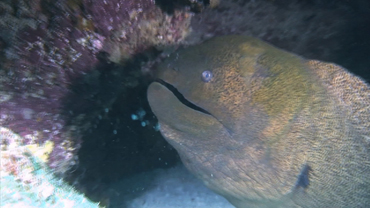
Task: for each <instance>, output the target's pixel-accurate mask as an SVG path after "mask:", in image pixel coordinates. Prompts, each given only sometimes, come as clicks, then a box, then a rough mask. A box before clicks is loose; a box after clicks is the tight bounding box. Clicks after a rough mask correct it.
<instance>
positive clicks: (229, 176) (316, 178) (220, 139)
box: [148, 36, 370, 208]
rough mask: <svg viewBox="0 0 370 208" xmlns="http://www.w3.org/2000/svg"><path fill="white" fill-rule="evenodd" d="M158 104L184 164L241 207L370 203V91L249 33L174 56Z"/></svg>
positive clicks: (160, 78)
mask: <svg viewBox="0 0 370 208" xmlns="http://www.w3.org/2000/svg"><path fill="white" fill-rule="evenodd" d="M156 76H157V81H155V82H153V83H152V84H151V85H150V86H149V88H148V100H149V103H150V106H151V108H152V110H153V112H154V114H155V115H156V116H157V118H158V121H159V124H160V131H161V133H162V135H163V136H164V138H165V139H166V140H167V141H168V142H169V143H170V144H171V145H172V146H173V147H174V148H175V149H176V150H177V151H178V153H179V155H180V157H181V160H182V162H183V164H184V165H185V166H186V167H187V169H189V170H190V171H191V172H192V173H193V174H194V175H195V176H197V177H198V178H200V179H201V180H202V181H203V182H204V183H205V185H206V186H208V187H209V188H210V189H212V190H213V191H215V192H216V193H218V194H220V195H222V196H224V197H225V198H226V199H227V200H229V201H230V202H231V203H232V204H233V205H234V206H236V207H239V208H244V207H258V208H260V207H273V208H280V207H281V208H290V207H300V208H314V207H320V208H322V207H369V206H370V132H369V131H370V89H369V86H368V85H367V84H366V83H365V82H364V81H363V80H361V79H360V78H358V77H356V76H354V75H352V74H351V73H349V72H348V71H347V70H346V69H344V68H342V67H340V66H338V65H335V64H331V63H325V62H320V61H315V60H306V59H304V58H302V57H299V56H297V55H294V54H292V53H289V52H286V51H284V50H281V49H278V48H275V47H273V46H271V45H269V44H267V43H265V42H262V41H260V40H258V39H255V38H252V37H246V36H224V37H217V38H213V39H211V40H208V41H206V42H204V43H202V44H200V45H197V46H190V47H188V48H183V49H181V50H179V51H177V52H175V53H173V54H172V55H170V56H169V58H168V59H166V60H165V61H164V62H163V63H161V64H160V65H159V66H158V69H157V74H156Z"/></svg>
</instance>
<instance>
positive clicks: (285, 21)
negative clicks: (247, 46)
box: [0, 0, 370, 201]
mask: <svg viewBox="0 0 370 208" xmlns="http://www.w3.org/2000/svg"><path fill="white" fill-rule="evenodd" d="M325 2H327V3H324V2H323V1H316V0H307V1H297V0H284V1H271V0H260V1H254V0H243V1H242V0H235V1H227V0H225V1H220V0H211V1H207V0H204V1H202V0H195V1H194V0H191V1H188V0H176V1H167V0H158V1H153V0H111V1H93V0H56V1H48V0H35V1H26V0H4V1H1V2H0V109H1V111H0V126H2V127H5V128H7V129H10V130H12V131H14V132H15V133H17V134H19V136H20V140H21V142H22V145H24V146H27V145H28V147H29V149H30V150H37V149H38V148H39V147H44V148H45V147H46V149H44V151H41V153H40V151H36V152H38V153H37V154H39V155H40V154H41V155H40V156H41V158H42V160H44V161H45V163H46V164H47V166H49V167H50V168H51V171H52V172H53V173H55V174H56V175H59V176H62V177H64V178H65V179H66V180H68V181H69V182H70V183H73V185H74V187H76V188H78V189H79V190H82V191H83V192H85V193H87V194H89V196H91V197H93V198H94V199H96V200H97V201H99V200H101V199H102V198H104V196H99V192H100V193H103V192H104V191H105V190H106V189H107V187H108V186H109V184H110V183H114V181H116V180H118V179H119V178H121V177H125V176H129V175H134V174H136V173H138V172H142V171H147V170H149V169H153V168H158V167H159V168H165V167H170V166H171V165H173V164H175V163H176V162H178V160H179V159H178V156H177V154H176V152H175V150H174V149H173V148H171V146H170V145H169V144H168V143H166V142H165V141H164V140H163V138H162V137H161V136H160V134H159V133H158V132H157V131H156V130H155V128H156V124H157V121H156V118H155V116H154V115H153V114H152V112H151V111H150V108H149V106H148V103H147V101H146V95H145V91H146V87H147V85H148V83H149V82H150V80H151V79H152V77H150V76H151V75H152V74H154V72H155V70H154V69H155V67H153V66H154V65H155V64H156V63H158V62H160V61H161V60H162V59H163V58H164V57H166V56H167V54H168V53H170V52H171V51H173V49H175V48H176V47H177V46H178V45H179V44H185V45H187V44H197V43H199V42H202V41H203V40H205V39H208V38H210V37H212V36H215V35H224V34H230V33H233V34H247V35H252V36H255V37H260V38H262V39H264V40H267V41H269V42H271V43H273V44H274V45H277V46H279V47H282V48H285V49H287V50H290V51H293V52H295V53H298V54H301V55H304V56H306V57H309V58H318V59H322V60H327V61H335V62H336V61H337V60H338V63H340V64H342V65H344V66H346V67H347V68H349V69H353V68H355V69H356V68H357V69H358V72H360V71H361V70H363V69H364V68H365V66H368V65H369V63H368V62H367V61H366V60H368V59H367V58H366V57H365V56H366V55H367V54H368V51H369V48H370V44H369V42H368V41H367V42H366V41H365V40H366V39H367V37H368V34H369V31H368V30H369V29H368V27H367V25H368V24H369V23H368V20H369V19H370V18H368V14H370V13H369V12H367V11H368V10H367V9H368V4H367V3H366V1H363V0H359V1H351V2H348V1H345V0H343V1H332V0H330V1H325ZM355 2H358V3H355ZM207 5H209V8H207ZM195 12H200V13H195ZM353 13H356V15H353ZM185 37H186V39H185ZM344 45H346V46H344ZM352 66H354V67H352ZM365 78H366V77H365ZM368 79H369V80H370V75H368ZM143 111H145V112H146V114H145V115H143V116H141V117H140V118H139V119H138V120H132V118H131V116H132V115H133V114H135V115H138V114H137V113H138V112H143ZM142 122H144V123H145V126H144V127H143V124H142ZM0 136H4V135H2V134H1V133H0ZM8 142H9V145H11V143H12V142H15V141H13V140H8ZM20 161H22V160H20ZM17 164H18V163H17ZM8 165H9V164H8ZM11 167H12V168H13V169H14V170H15V169H17V166H9V167H8V168H11ZM19 167H23V166H19ZM19 167H18V168H19Z"/></svg>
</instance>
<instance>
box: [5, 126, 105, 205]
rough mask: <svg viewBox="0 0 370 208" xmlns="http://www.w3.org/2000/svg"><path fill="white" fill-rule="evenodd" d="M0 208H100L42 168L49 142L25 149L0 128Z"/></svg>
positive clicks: (19, 141)
mask: <svg viewBox="0 0 370 208" xmlns="http://www.w3.org/2000/svg"><path fill="white" fill-rule="evenodd" d="M0 144H1V158H0V182H1V192H0V198H1V201H0V206H1V207H30V208H31V207H56V208H57V207H67V208H72V207H76V206H77V207H84V208H90V207H91V208H93V207H99V206H98V204H94V203H92V202H91V201H89V200H88V199H87V198H86V197H84V196H83V195H81V194H79V193H78V192H77V191H76V190H75V189H73V188H72V187H70V186H68V185H67V184H66V183H65V182H64V181H63V180H58V179H57V178H55V176H53V174H52V173H51V172H50V170H49V169H48V168H47V167H46V166H45V163H44V162H45V161H46V160H47V158H48V155H49V153H50V151H51V150H52V146H53V145H52V144H51V142H49V141H48V142H46V143H45V144H43V145H35V144H33V145H27V144H24V143H23V138H21V137H20V136H19V135H17V134H15V133H14V132H12V131H11V130H9V129H6V128H3V127H0Z"/></svg>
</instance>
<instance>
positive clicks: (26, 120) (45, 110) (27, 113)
mask: <svg viewBox="0 0 370 208" xmlns="http://www.w3.org/2000/svg"><path fill="white" fill-rule="evenodd" d="M0 8H1V9H0V16H1V18H0V31H1V32H0V37H1V38H0V42H1V44H0V50H1V51H0V53H1V54H2V55H3V56H0V57H2V58H1V60H0V61H1V62H0V64H1V65H0V77H1V78H0V108H1V112H0V125H1V126H4V127H7V128H9V129H11V130H13V131H14V132H16V133H18V134H19V135H20V136H21V137H23V138H24V140H25V141H24V142H25V143H28V144H36V143H37V144H43V143H45V142H46V141H50V142H52V143H53V149H52V150H51V153H50V156H49V157H48V159H49V160H48V161H47V163H48V164H49V165H50V167H52V168H53V169H55V170H56V172H58V173H65V171H67V170H68V169H69V168H70V167H71V166H72V165H74V164H76V163H77V162H78V158H77V156H76V154H77V151H78V149H79V148H80V147H81V132H82V131H85V130H86V129H88V128H90V127H91V126H90V125H89V123H88V122H87V123H85V121H86V119H85V118H86V116H85V115H84V114H82V113H81V114H78V112H74V111H73V109H68V107H70V106H68V105H69V104H71V105H77V106H78V107H80V109H84V108H85V109H89V108H88V107H87V106H84V105H85V104H88V103H91V102H96V103H99V104H97V105H99V107H101V108H100V109H99V110H100V111H103V109H105V108H109V106H110V105H111V104H112V102H113V101H112V100H115V96H118V94H120V93H119V92H122V91H123V89H125V88H126V87H128V88H130V87H134V86H136V85H137V80H136V79H137V77H138V76H140V73H136V74H128V73H127V72H122V71H123V70H127V69H123V68H122V67H121V68H118V67H117V69H116V72H115V73H116V74H115V76H116V77H118V78H122V79H121V80H120V82H119V84H120V85H119V86H120V87H117V86H115V89H113V92H111V93H112V94H114V95H112V96H108V97H107V96H105V97H104V99H103V98H102V99H101V100H96V99H95V100H88V99H87V98H90V99H92V98H95V97H94V95H95V94H94V93H96V91H92V90H91V89H93V88H94V87H96V88H99V86H98V85H99V84H98V83H97V82H94V81H97V80H96V79H99V77H100V75H101V74H102V73H101V72H102V71H103V72H104V68H106V70H108V68H114V64H112V63H110V62H112V61H113V62H115V63H124V62H125V61H126V60H128V59H129V58H131V57H132V56H133V55H135V54H138V53H142V52H144V51H146V50H148V49H150V48H151V47H153V46H155V45H156V46H159V45H166V44H174V43H178V42H179V41H181V40H182V39H183V38H184V36H185V35H186V33H187V32H188V30H189V29H188V25H189V23H190V15H189V13H187V12H184V11H175V12H174V13H173V14H172V15H168V14H165V13H163V12H162V11H161V10H160V8H158V7H157V6H156V5H155V3H154V1H151V0H113V1H92V0H80V1H62V0H58V1H55V2H53V3H50V2H49V1H46V0H38V1H13V0H8V1H2V2H1V3H0ZM99 66H100V67H99ZM99 70H100V71H99ZM123 73H125V77H122V76H119V75H117V74H121V75H122V74H123ZM86 74H90V75H89V76H85V75H86ZM82 77H85V78H84V79H82ZM86 77H88V78H86ZM78 82H82V84H81V85H79V84H76V83H78ZM109 82H113V81H112V80H109ZM86 83H87V84H86ZM90 83H92V86H93V87H91V88H90V89H89V90H90V91H89V92H86V91H83V90H82V91H83V92H85V94H84V95H82V96H81V94H78V93H76V92H74V91H72V86H75V85H78V86H82V85H84V84H85V85H88V84H90ZM113 83H114V84H118V83H117V82H113ZM104 84H106V85H108V83H104ZM118 88H121V89H118ZM79 90H80V91H81V89H79ZM97 91H99V90H97ZM104 93H107V92H104ZM120 95H121V94H120ZM71 98H79V99H71ZM71 102H75V103H71ZM123 105H124V104H123ZM67 106H68V107H67ZM90 110H91V109H90ZM94 110H95V109H94ZM85 112H86V111H85ZM89 113H90V115H88V117H89V116H90V117H91V116H97V114H98V113H100V112H89Z"/></svg>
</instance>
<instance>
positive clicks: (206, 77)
mask: <svg viewBox="0 0 370 208" xmlns="http://www.w3.org/2000/svg"><path fill="white" fill-rule="evenodd" d="M212 77H213V74H212V72H211V71H204V72H203V73H202V80H203V82H209V81H211V79H212Z"/></svg>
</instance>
